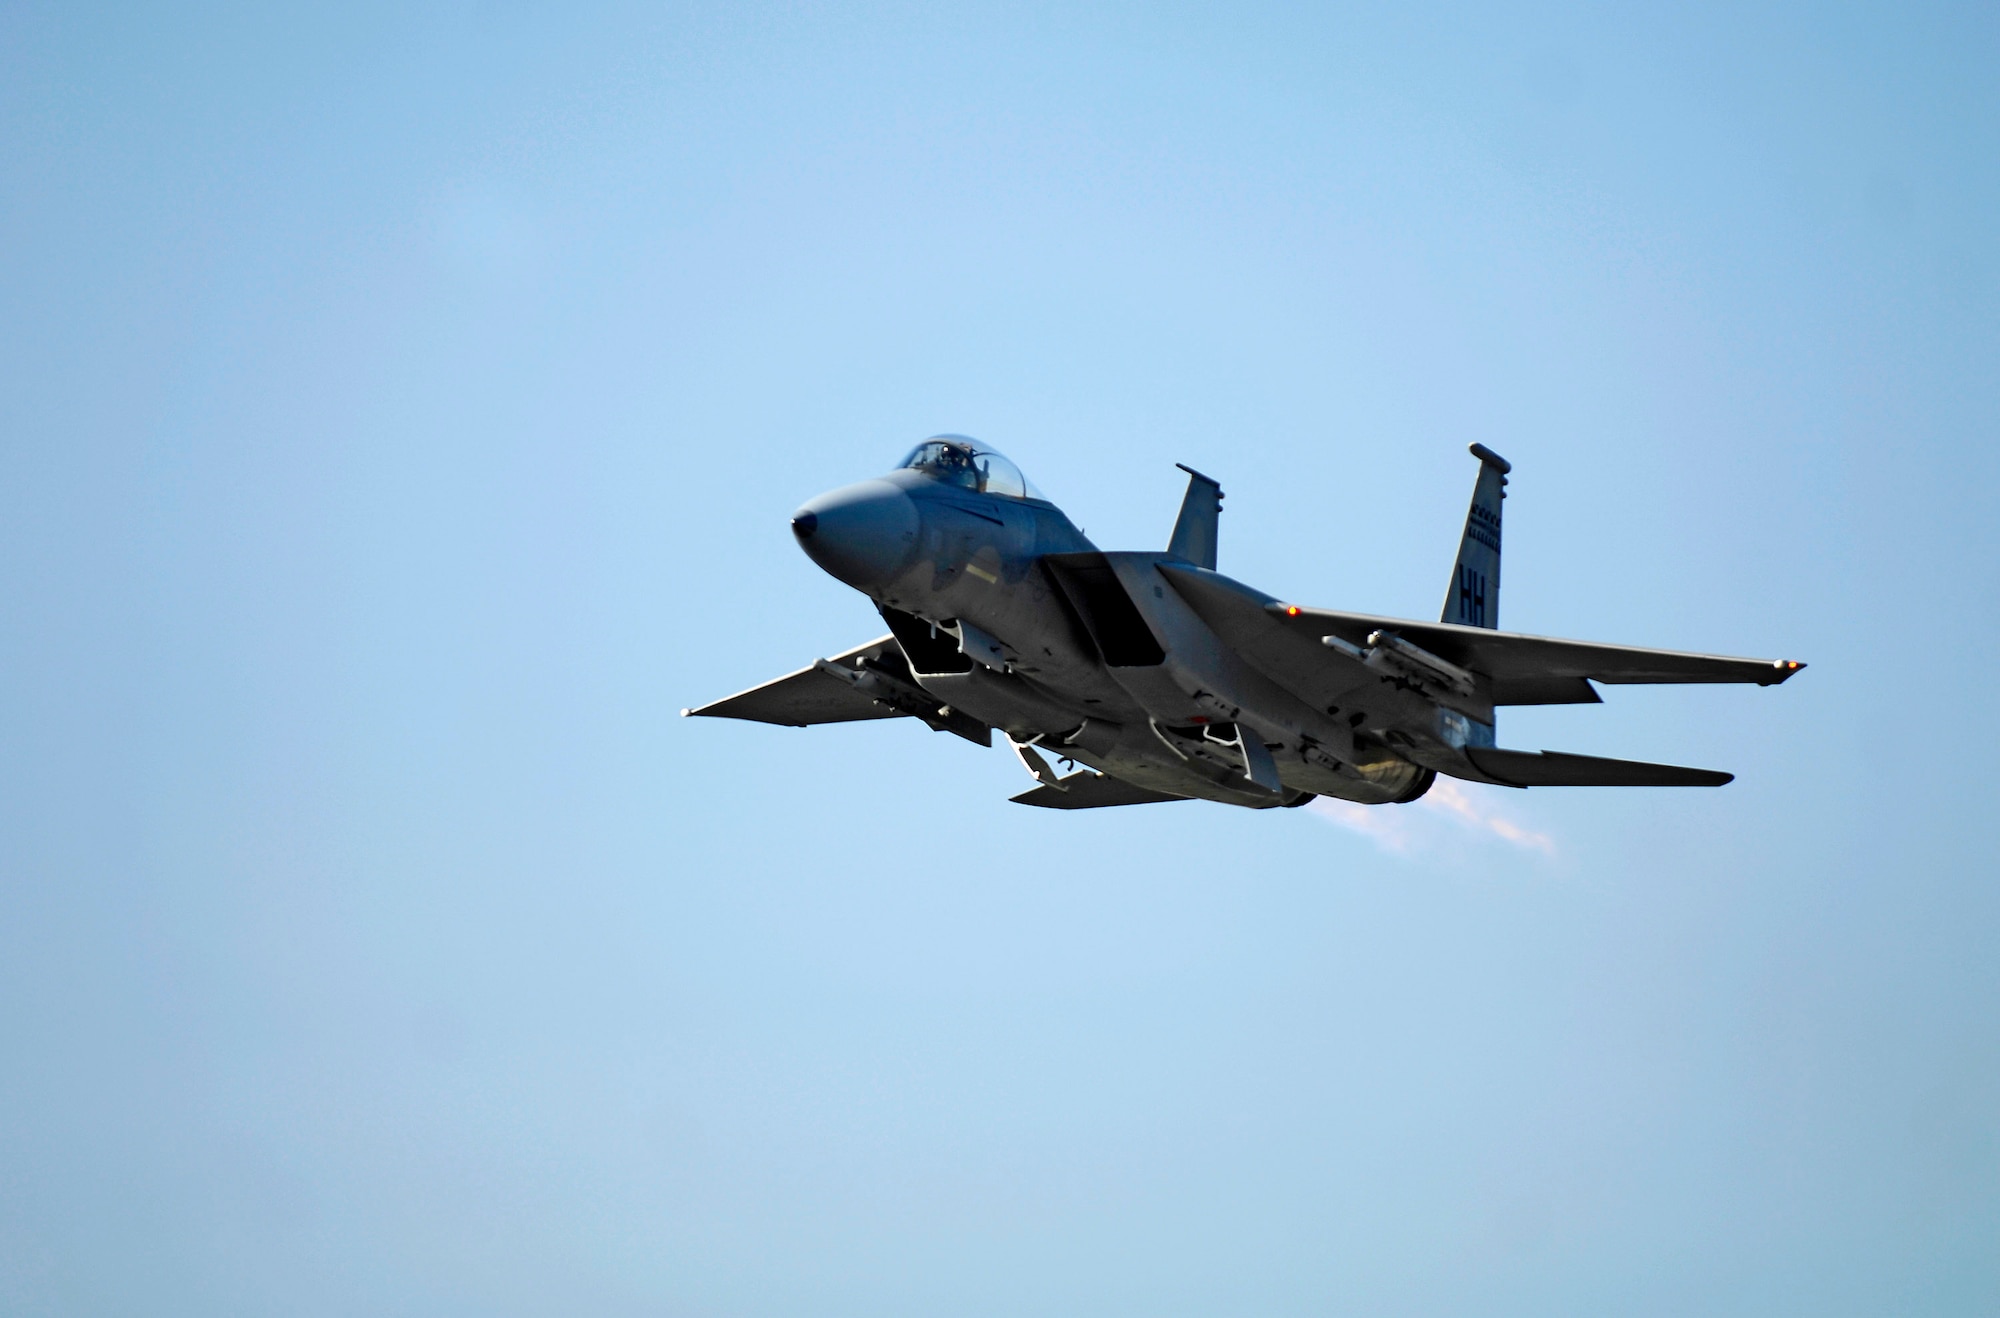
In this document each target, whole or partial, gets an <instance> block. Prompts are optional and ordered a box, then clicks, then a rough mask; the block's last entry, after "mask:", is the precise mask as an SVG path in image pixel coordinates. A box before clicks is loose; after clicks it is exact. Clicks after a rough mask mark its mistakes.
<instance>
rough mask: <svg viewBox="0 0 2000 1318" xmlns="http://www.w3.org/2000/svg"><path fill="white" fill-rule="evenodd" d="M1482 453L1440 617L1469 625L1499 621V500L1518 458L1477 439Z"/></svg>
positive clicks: (1474, 449)
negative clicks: (1506, 455)
mask: <svg viewBox="0 0 2000 1318" xmlns="http://www.w3.org/2000/svg"><path fill="white" fill-rule="evenodd" d="M1471 451H1472V456H1473V457H1475V458H1478V459H1479V480H1478V482H1477V483H1475V484H1474V485H1473V487H1472V507H1471V508H1470V509H1469V510H1467V512H1466V514H1465V536H1464V538H1462V539H1461V540H1460V541H1459V542H1458V563H1457V566H1455V567H1454V568H1453V569H1452V574H1451V585H1450V586H1449V587H1448V588H1446V590H1445V596H1444V615H1443V616H1442V617H1441V618H1439V619H1438V621H1440V622H1456V623H1461V624H1463V625H1465V626H1467V627H1498V626H1499V625H1500V501H1501V500H1502V499H1505V498H1506V497H1507V473H1508V472H1510V471H1512V470H1513V469H1514V468H1513V464H1512V463H1510V462H1508V461H1507V459H1505V458H1503V457H1501V456H1500V455H1499V454H1498V453H1495V452H1494V451H1493V450H1492V449H1490V448H1487V447H1486V446H1485V445H1484V444H1474V445H1472V450H1471Z"/></svg>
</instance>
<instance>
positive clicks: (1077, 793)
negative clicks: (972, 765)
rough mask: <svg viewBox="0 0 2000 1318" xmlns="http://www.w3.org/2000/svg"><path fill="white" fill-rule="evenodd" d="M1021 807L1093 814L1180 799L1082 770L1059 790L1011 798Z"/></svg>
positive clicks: (1038, 790)
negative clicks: (1110, 808)
mask: <svg viewBox="0 0 2000 1318" xmlns="http://www.w3.org/2000/svg"><path fill="white" fill-rule="evenodd" d="M1013 799H1014V800H1016V801H1019V802H1020V803H1021V804H1022V805H1039V806H1045V807H1047V808H1048V809H1050V810H1095V809H1097V808H1098V807H1099V806H1107V805H1148V804H1150V803H1152V802H1154V801H1184V800H1186V799H1187V798H1186V797H1184V796H1172V795H1169V794H1168V793H1166V792H1156V791H1153V790H1152V789H1151V788H1148V787H1140V786H1138V785H1137V784H1135V783H1128V782H1126V781H1125V780H1124V779H1123V778H1113V777H1112V776H1111V775H1110V774H1108V773H1092V772H1090V771H1089V770H1085V771H1084V772H1082V773H1073V774H1071V775H1070V776H1069V777H1067V778H1065V779H1063V780H1062V785H1061V786H1060V787H1058V786H1054V785H1048V786H1043V787H1037V788H1034V789H1032V790H1030V791H1026V792H1023V793H1021V794H1020V795H1019V796H1017V797H1014V798H1013Z"/></svg>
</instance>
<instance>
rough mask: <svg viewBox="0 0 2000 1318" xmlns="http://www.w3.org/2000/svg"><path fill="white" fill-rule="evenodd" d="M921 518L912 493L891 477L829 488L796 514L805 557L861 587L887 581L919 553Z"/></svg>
mask: <svg viewBox="0 0 2000 1318" xmlns="http://www.w3.org/2000/svg"><path fill="white" fill-rule="evenodd" d="M921 529H922V521H921V518H920V516H919V514H918V512H917V505H916V503H915V502H914V501H913V500H912V499H911V498H910V496H909V495H907V494H905V493H903V492H902V491H901V490H899V489H897V488H896V487H895V486H894V485H891V484H890V483H889V482H887V481H863V482H861V484H859V485H849V486H847V487H845V488H844V489H838V490H833V491H830V492H829V493H826V494H822V495H820V496H819V497H818V498H816V499H812V500H809V501H808V502H807V503H806V505H805V506H804V507H803V508H801V509H799V510H798V512H796V513H794V514H793V515H792V534H793V535H795V536H797V537H798V541H799V548H801V549H803V550H805V551H806V556H807V557H808V558H810V559H812V561H813V562H815V563H817V564H819V565H820V567H821V568H823V569H825V571H826V572H827V573H828V574H829V575H831V576H834V577H837V578H839V579H840V580H842V581H844V582H846V583H847V584H848V585H850V586H853V587H854V588H855V589H857V590H864V591H865V590H870V589H872V588H874V587H876V586H881V585H886V584H887V583H888V582H890V581H892V580H894V579H895V577H896V576H897V575H898V574H899V573H901V572H902V570H903V569H904V568H906V567H908V566H909V564H910V560H911V559H913V558H915V557H916V553H917V534H918V532H919V531H920V530H921Z"/></svg>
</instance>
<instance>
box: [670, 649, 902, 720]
mask: <svg viewBox="0 0 2000 1318" xmlns="http://www.w3.org/2000/svg"><path fill="white" fill-rule="evenodd" d="M885 655H893V656H894V657H895V659H896V660H897V661H900V660H901V659H902V657H903V652H902V650H901V649H899V648H898V647H897V645H896V638H895V637H893V636H884V637H883V638H882V639H881V640H879V641H870V642H869V643H868V644H866V645H862V646H857V647H856V648H854V649H852V650H849V651H848V652H847V653H845V654H840V655H835V656H834V657H833V659H832V660H830V661H822V662H830V663H832V664H833V665H834V666H835V667H837V668H846V669H850V670H851V669H853V667H854V665H855V661H856V660H857V659H882V658H883V657H884V656H885ZM681 713H682V714H684V715H687V716H689V717H695V716H700V717H703V718H740V719H748V720H750V721H751V722H753V723H781V724H784V725H785V726H787V727H793V728H804V727H810V726H812V725H813V724H815V723H854V722H858V721H859V720H861V719H871V718H901V717H903V712H902V711H901V710H897V709H890V708H887V707H886V706H883V705H879V704H877V703H876V702H875V701H874V700H873V699H871V698H870V697H868V696H866V695H863V694H862V693H861V692H860V691H858V690H856V689H855V687H854V685H853V684H852V683H851V682H847V681H845V680H843V679H841V678H838V677H835V676H834V675H833V674H831V673H829V672H827V671H826V670H825V669H823V668H821V667H820V666H819V665H818V664H814V665H812V666H811V667H808V668H801V669H799V670H798V671H797V672H796V673H787V674H785V675H784V676H783V677H780V678H777V679H775V680H773V681H769V682H766V683H764V685H762V686H753V687H751V688H750V689H749V690H748V691H740V692H738V693H737V694H735V695H733V696H729V697H727V698H726V699H723V700H717V701H713V702H711V703H710V704H706V705H702V706H699V707H698V708H695V709H684V710H682V711H681Z"/></svg>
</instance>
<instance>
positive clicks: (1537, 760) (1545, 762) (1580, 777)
mask: <svg viewBox="0 0 2000 1318" xmlns="http://www.w3.org/2000/svg"><path fill="white" fill-rule="evenodd" d="M1465 757H1466V758H1467V759H1469V760H1471V761H1472V763H1473V764H1474V765H1475V766H1476V767H1477V768H1478V769H1479V771H1480V772H1482V773H1484V774H1487V775H1489V776H1490V777H1493V778H1496V779H1498V780H1499V781H1501V782H1503V783H1507V784H1509V785H1510V786H1514V787H1720V786H1722V785H1723V784H1724V783H1726V782H1728V781H1730V780H1731V779H1732V778H1734V777H1735V776H1736V775H1735V774H1733V773H1723V772H1721V771H1720V770H1716V769H1687V768H1683V767H1681V766H1680V765H1678V764H1646V763H1644V762H1642V761H1639V760H1601V759H1599V758H1597V757H1596V756H1594V755H1565V754H1563V753H1562V752H1561V751H1543V752H1541V753H1540V754H1539V755H1538V754H1536V753H1535V752H1533V751H1503V750H1494V749H1492V748H1491V747H1480V746H1467V747H1466V748H1465Z"/></svg>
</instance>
